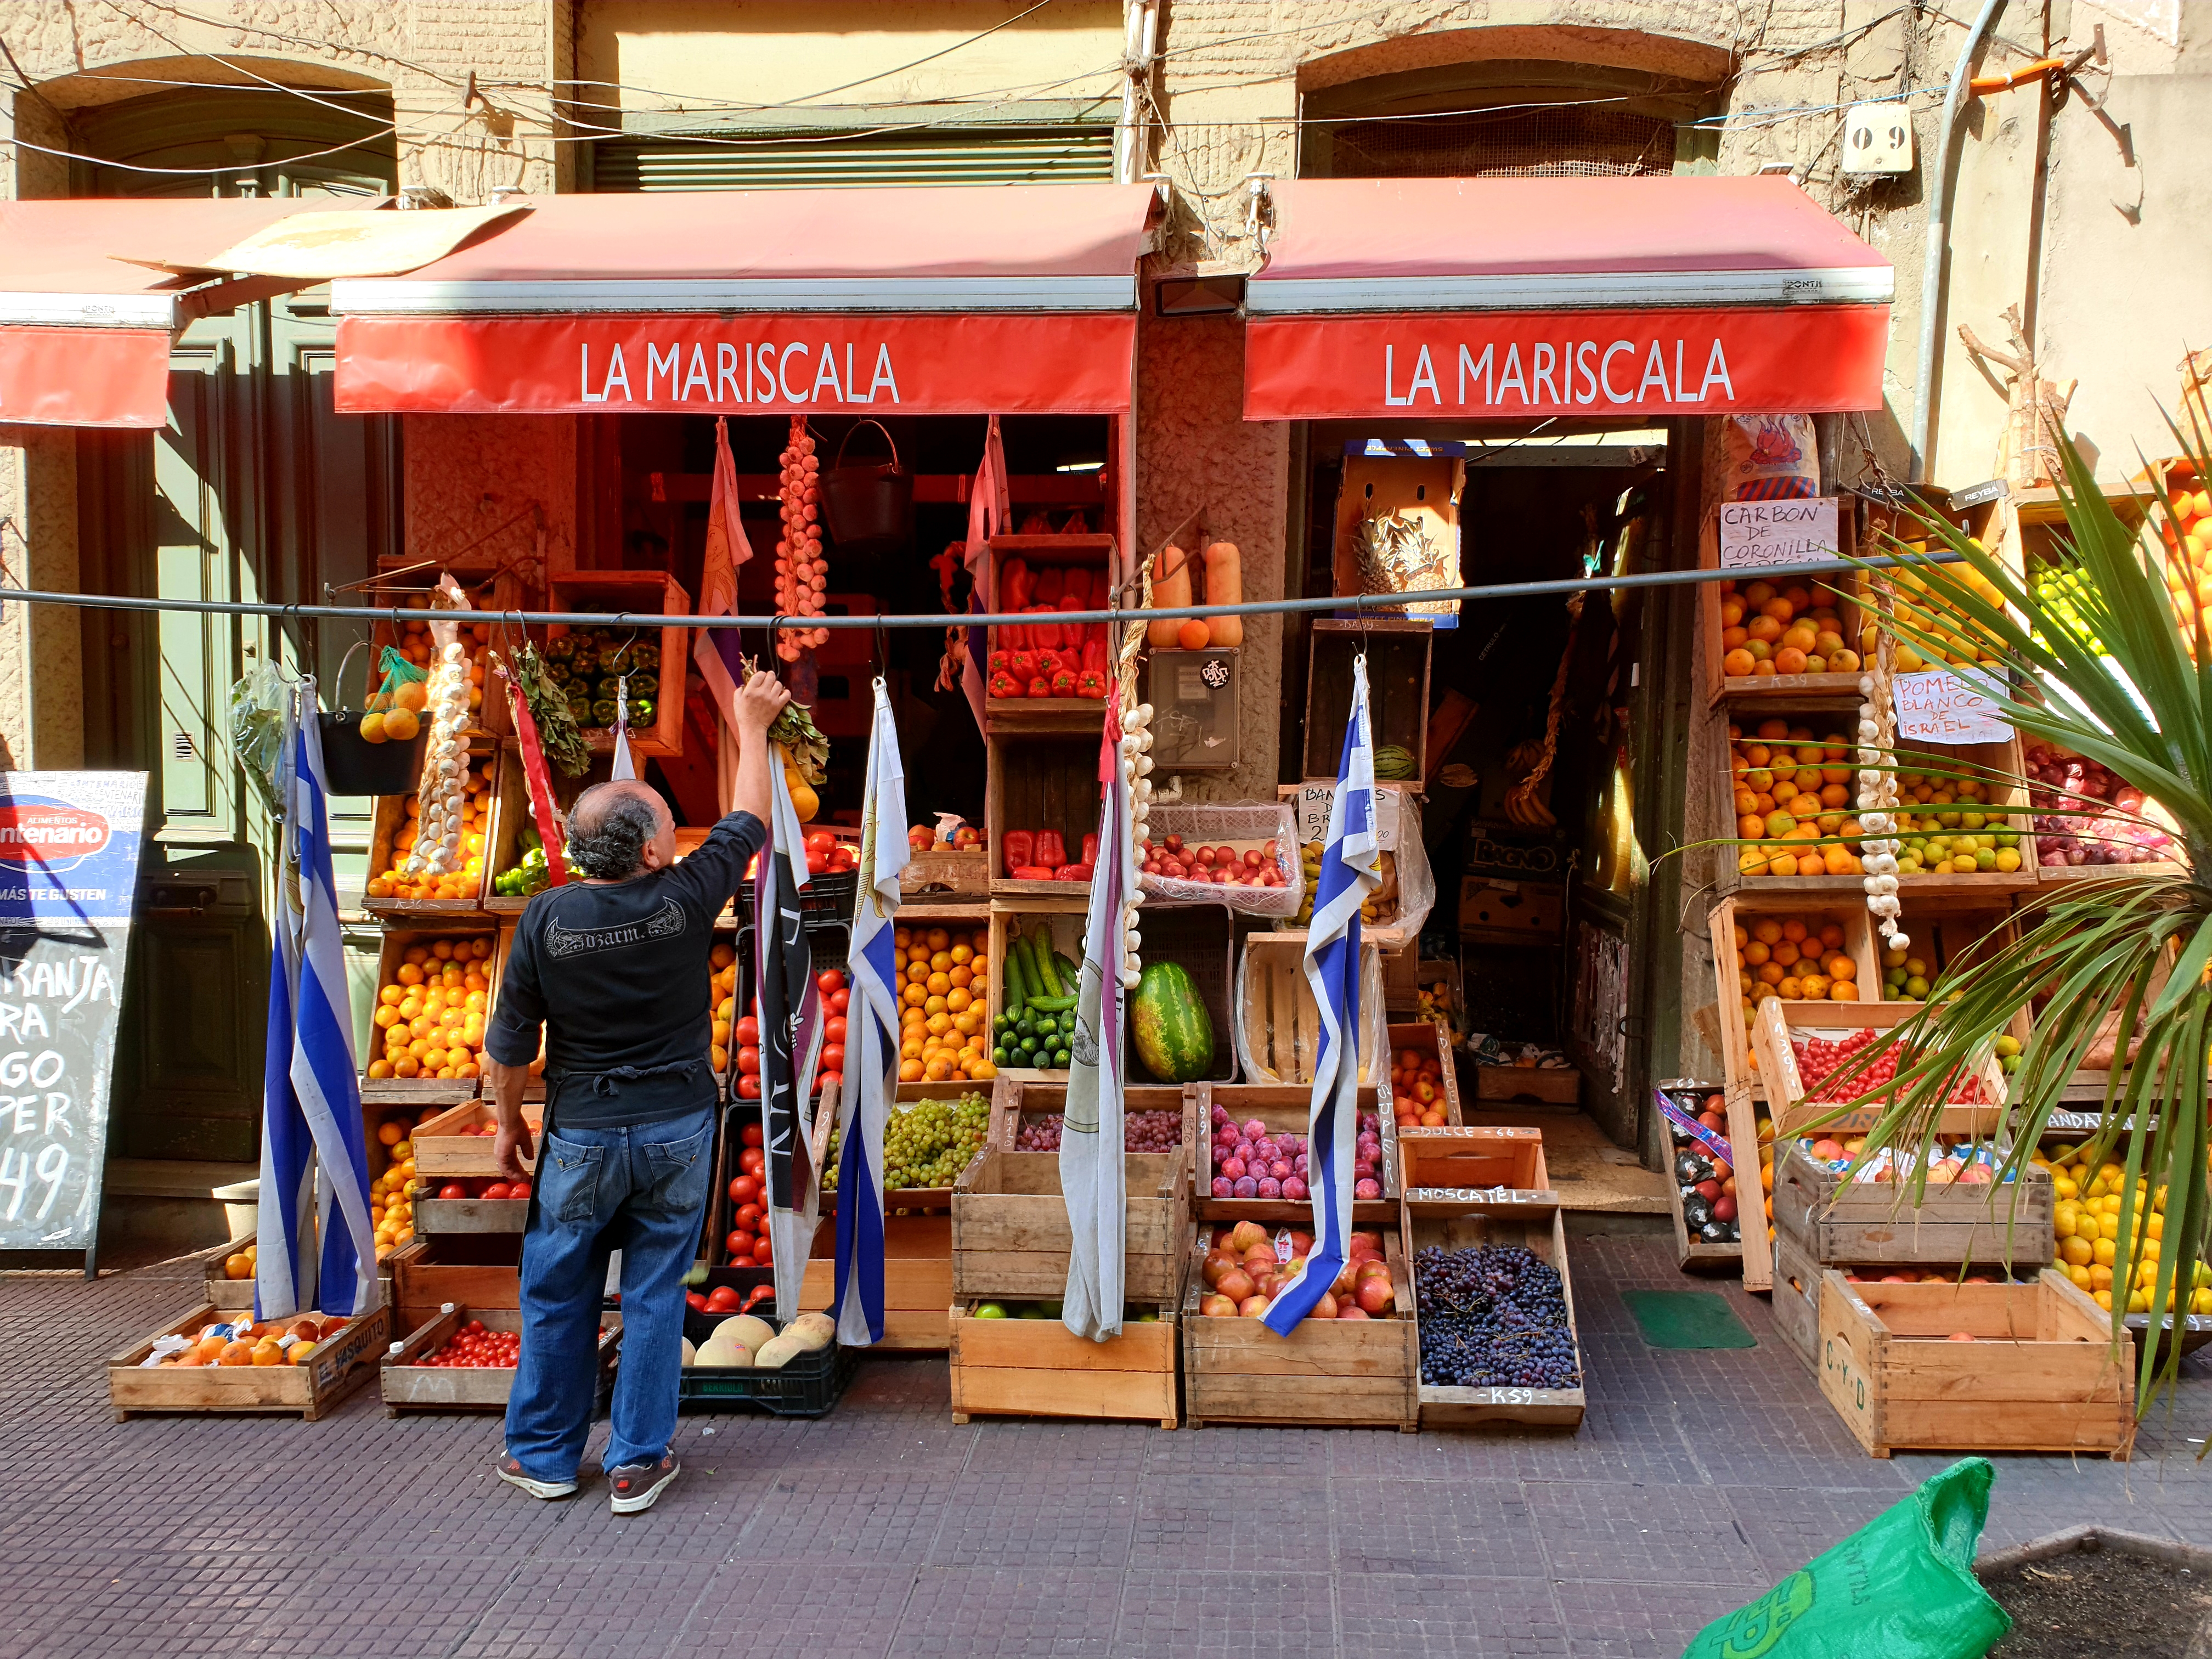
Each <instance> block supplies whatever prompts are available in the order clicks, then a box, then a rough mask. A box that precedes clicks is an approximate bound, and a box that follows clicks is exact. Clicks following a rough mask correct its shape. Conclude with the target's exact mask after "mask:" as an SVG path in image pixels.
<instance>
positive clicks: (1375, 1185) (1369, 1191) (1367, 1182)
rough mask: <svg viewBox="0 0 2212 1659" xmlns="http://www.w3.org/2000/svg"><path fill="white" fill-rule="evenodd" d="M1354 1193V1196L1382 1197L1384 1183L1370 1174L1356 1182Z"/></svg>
mask: <svg viewBox="0 0 2212 1659" xmlns="http://www.w3.org/2000/svg"><path fill="white" fill-rule="evenodd" d="M1352 1196H1353V1197H1354V1198H1380V1197H1382V1196H1383V1183H1382V1182H1379V1181H1377V1180H1376V1179H1375V1178H1374V1177H1373V1176H1368V1177H1366V1178H1365V1179H1364V1180H1362V1181H1359V1182H1356V1183H1354V1185H1353V1187H1352Z"/></svg>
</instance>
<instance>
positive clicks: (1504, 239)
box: [1244, 177, 1893, 421]
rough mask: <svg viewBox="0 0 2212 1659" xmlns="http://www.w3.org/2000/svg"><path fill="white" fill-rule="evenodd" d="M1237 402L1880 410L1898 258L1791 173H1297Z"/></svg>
mask: <svg viewBox="0 0 2212 1659" xmlns="http://www.w3.org/2000/svg"><path fill="white" fill-rule="evenodd" d="M1271 196H1272V198H1273V209H1274V226H1273V232H1272V234H1270V236H1269V239H1268V242H1267V264H1266V267H1265V269H1263V270H1261V272H1260V273H1259V274H1258V275H1256V276H1254V277H1253V279H1252V281H1251V283H1250V284H1249V288H1248V290H1247V295H1246V303H1245V309H1246V312H1247V314H1248V316H1249V319H1250V320H1249V325H1248V328H1247V332H1246V342H1245V368H1244V416H1245V418H1246V419H1247V420H1255V421H1279V420H1309V419H1322V418H1328V417H1364V416H1384V417H1386V418H1396V419H1400V420H1404V419H1419V418H1422V417H1425V416H1432V417H1439V418H1448V417H1453V416H1476V417H1491V418H1505V419H1510V418H1517V417H1519V416H1535V415H1571V416H1583V417H1584V418H1589V417H1603V416H1624V417H1629V416H1632V417H1644V416H1657V415H1686V414H1687V415H1711V414H1723V413H1737V414H1747V413H1753V412H1764V411H1773V410H1786V411H1796V412H1806V411H1818V410H1850V409H1878V408H1880V407H1881V400H1882V398H1881V369H1882V358H1883V353H1884V349H1885V346H1886V343H1887V337H1888V327H1889V301H1890V296H1891V291H1892V288H1893V273H1892V271H1891V269H1890V265H1889V262H1888V261H1887V259H1885V258H1882V257H1881V255H1880V254H1879V253H1877V252H1875V251H1874V250H1873V249H1872V248H1870V247H1869V246H1867V245H1866V244H1865V243H1864V242H1862V241H1860V240H1858V238H1857V237H1856V236H1854V235H1852V234H1850V231H1848V230H1846V229H1845V228H1844V227H1843V226H1842V225H1841V224H1839V223H1838V222H1837V221H1836V220H1835V219H1833V218H1832V217H1831V216H1829V215H1828V214H1826V212H1824V211H1822V210H1821V209H1820V207H1819V206H1818V205H1816V204H1814V202H1813V201H1812V200H1811V199H1810V198H1809V197H1807V196H1806V195H1805V193H1804V192H1803V191H1801V190H1799V189H1798V188H1797V187H1796V185H1793V184H1791V183H1790V182H1789V181H1788V180H1787V179H1780V178H1764V177H1761V178H1744V179H1712V178H1702V177H1684V178H1663V179H1299V180H1297V181H1295V182H1290V183H1285V184H1282V185H1277V186H1276V187H1275V188H1274V189H1273V191H1272V192H1271Z"/></svg>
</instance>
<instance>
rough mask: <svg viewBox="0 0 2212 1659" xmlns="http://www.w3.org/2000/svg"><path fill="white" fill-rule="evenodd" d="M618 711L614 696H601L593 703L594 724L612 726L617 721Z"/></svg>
mask: <svg viewBox="0 0 2212 1659" xmlns="http://www.w3.org/2000/svg"><path fill="white" fill-rule="evenodd" d="M616 713H617V710H616V708H615V700H614V699H613V698H612V697H601V698H599V699H598V700H597V701H596V702H593V703H592V725H594V726H612V725H613V724H614V723H615V714H616Z"/></svg>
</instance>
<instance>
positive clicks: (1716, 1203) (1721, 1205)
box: [1713, 1193, 1736, 1221]
mask: <svg viewBox="0 0 2212 1659" xmlns="http://www.w3.org/2000/svg"><path fill="white" fill-rule="evenodd" d="M1735 1215H1736V1210H1735V1196H1734V1195H1733V1194H1729V1193H1723V1194H1721V1195H1720V1196H1719V1197H1718V1198H1717V1199H1715V1200H1713V1219H1714V1220H1716V1221H1733V1220H1735Z"/></svg>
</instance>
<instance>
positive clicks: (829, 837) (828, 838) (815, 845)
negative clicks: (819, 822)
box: [806, 829, 837, 853]
mask: <svg viewBox="0 0 2212 1659" xmlns="http://www.w3.org/2000/svg"><path fill="white" fill-rule="evenodd" d="M836 844H837V837H836V834H835V833H834V832H832V831H830V830H828V829H810V830H808V831H807V832H806V850H807V851H808V852H810V853H816V852H820V853H826V852H828V851H829V849H830V848H833V847H835V846H836Z"/></svg>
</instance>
